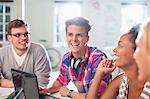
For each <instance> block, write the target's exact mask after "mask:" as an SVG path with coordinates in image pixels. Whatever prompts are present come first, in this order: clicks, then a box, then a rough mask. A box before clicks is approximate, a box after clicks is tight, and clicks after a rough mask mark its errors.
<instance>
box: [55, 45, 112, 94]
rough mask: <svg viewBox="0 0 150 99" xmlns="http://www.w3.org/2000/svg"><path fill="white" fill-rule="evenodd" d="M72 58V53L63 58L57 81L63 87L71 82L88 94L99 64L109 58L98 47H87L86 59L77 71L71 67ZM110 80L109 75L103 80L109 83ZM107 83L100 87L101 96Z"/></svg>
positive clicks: (80, 90)
mask: <svg viewBox="0 0 150 99" xmlns="http://www.w3.org/2000/svg"><path fill="white" fill-rule="evenodd" d="M72 57H73V56H72V53H71V52H68V53H66V54H65V55H64V56H63V59H62V62H61V67H60V74H59V76H58V78H57V80H58V81H59V82H60V83H61V84H62V85H67V84H68V83H69V82H70V81H73V83H74V84H75V86H76V87H77V89H78V91H79V92H81V93H86V94H87V92H88V90H89V87H90V85H91V83H92V80H93V78H94V75H95V72H96V68H97V66H98V64H99V63H100V61H101V60H103V59H105V58H107V56H106V55H105V54H104V53H103V52H102V51H100V50H98V49H97V48H96V47H88V46H86V53H85V59H84V60H82V61H81V62H80V66H78V68H77V69H73V68H72V66H71V62H70V61H71V58H72ZM110 79H111V74H107V75H106V76H104V78H103V79H102V80H103V81H105V82H106V83H108V82H109V80H110ZM106 83H105V84H103V85H100V88H101V90H100V92H99V93H100V94H101V93H103V91H104V90H105V87H106Z"/></svg>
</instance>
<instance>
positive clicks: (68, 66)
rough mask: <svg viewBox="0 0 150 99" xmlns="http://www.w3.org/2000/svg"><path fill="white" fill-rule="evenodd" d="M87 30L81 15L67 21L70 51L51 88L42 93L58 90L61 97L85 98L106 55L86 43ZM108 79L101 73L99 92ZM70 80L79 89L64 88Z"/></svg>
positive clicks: (100, 92) (88, 29)
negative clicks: (76, 90) (101, 79)
mask: <svg viewBox="0 0 150 99" xmlns="http://www.w3.org/2000/svg"><path fill="white" fill-rule="evenodd" d="M90 29H91V26H90V25H89V21H88V20H86V19H84V18H82V17H76V18H73V19H70V20H67V21H66V39H67V43H68V46H69V48H70V50H71V51H70V52H67V53H66V54H65V55H64V56H63V59H62V62H61V67H60V74H59V76H58V78H57V80H56V81H55V82H54V83H53V85H52V87H50V88H47V89H42V90H41V93H53V92H57V91H59V92H60V94H61V95H62V96H64V97H66V96H67V97H70V98H75V99H76V98H78V99H82V98H85V97H86V95H87V92H88V90H89V87H90V85H91V83H92V80H93V78H94V75H95V72H96V68H97V66H98V64H99V63H100V62H101V60H103V59H105V58H107V56H106V55H105V53H103V52H102V51H100V50H99V49H97V48H96V47H90V46H88V45H87V44H86V43H87V42H88V41H89V35H88V32H89V31H90ZM110 79H111V74H107V75H105V76H104V78H103V81H102V83H101V84H100V87H99V95H101V94H102V93H103V92H104V90H105V88H106V86H107V84H108V82H109V80H110ZM70 81H72V82H73V83H74V84H75V86H76V87H77V89H78V92H75V91H73V90H69V89H68V88H67V87H66V85H67V84H68V83H69V82H70Z"/></svg>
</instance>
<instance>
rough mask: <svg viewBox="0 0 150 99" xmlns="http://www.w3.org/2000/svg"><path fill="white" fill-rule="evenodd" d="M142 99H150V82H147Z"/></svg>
mask: <svg viewBox="0 0 150 99" xmlns="http://www.w3.org/2000/svg"><path fill="white" fill-rule="evenodd" d="M140 99H150V82H146V84H145V85H144V89H143V92H142V93H141V96H140Z"/></svg>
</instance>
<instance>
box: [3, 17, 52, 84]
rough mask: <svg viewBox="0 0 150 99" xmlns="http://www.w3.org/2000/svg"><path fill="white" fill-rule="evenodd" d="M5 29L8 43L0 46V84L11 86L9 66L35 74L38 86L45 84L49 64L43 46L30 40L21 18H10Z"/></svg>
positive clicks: (48, 72)
mask: <svg viewBox="0 0 150 99" xmlns="http://www.w3.org/2000/svg"><path fill="white" fill-rule="evenodd" d="M7 31H8V35H7V38H8V40H9V42H10V45H8V46H5V47H2V48H0V74H1V79H0V86H1V87H13V82H12V77H11V68H14V69H17V70H21V71H24V72H28V73H32V74H35V75H36V76H37V79H38V83H39V86H43V87H45V86H47V84H48V82H49V80H48V78H49V74H50V70H51V68H50V66H51V65H50V60H49V58H48V54H47V52H46V50H45V48H44V47H43V46H41V45H39V44H36V43H31V42H30V33H29V30H28V26H27V24H26V23H25V22H24V21H23V20H20V19H15V20H12V21H11V22H10V23H9V24H8V27H7Z"/></svg>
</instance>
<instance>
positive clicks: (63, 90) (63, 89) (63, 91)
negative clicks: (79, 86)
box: [59, 86, 69, 97]
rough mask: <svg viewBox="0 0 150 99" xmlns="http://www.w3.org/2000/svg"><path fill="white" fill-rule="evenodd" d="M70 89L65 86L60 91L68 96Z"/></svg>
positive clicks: (62, 94) (64, 95)
mask: <svg viewBox="0 0 150 99" xmlns="http://www.w3.org/2000/svg"><path fill="white" fill-rule="evenodd" d="M68 92H69V89H68V88H67V87H66V86H63V87H61V88H60V89H59V93H60V95H61V96H63V97H66V96H67V93H68Z"/></svg>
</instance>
